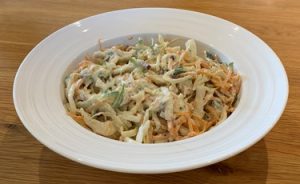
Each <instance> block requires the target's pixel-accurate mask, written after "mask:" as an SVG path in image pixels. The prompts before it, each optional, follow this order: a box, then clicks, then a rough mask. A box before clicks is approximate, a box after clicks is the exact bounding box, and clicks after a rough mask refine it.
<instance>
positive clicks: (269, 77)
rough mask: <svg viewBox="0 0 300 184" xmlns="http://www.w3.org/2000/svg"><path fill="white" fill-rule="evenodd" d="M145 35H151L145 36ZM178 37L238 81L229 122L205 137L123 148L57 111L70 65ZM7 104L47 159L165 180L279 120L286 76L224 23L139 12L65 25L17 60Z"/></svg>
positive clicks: (235, 147) (225, 153) (272, 57)
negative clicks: (149, 40)
mask: <svg viewBox="0 0 300 184" xmlns="http://www.w3.org/2000/svg"><path fill="white" fill-rule="evenodd" d="M149 33H151V34H149ZM157 33H163V34H166V35H173V37H174V35H178V36H180V37H183V38H193V39H195V40H197V41H198V43H200V44H202V46H203V47H204V48H207V49H211V50H213V51H214V52H217V53H218V54H220V56H221V59H223V60H224V62H229V61H232V62H234V66H235V69H236V70H237V71H238V72H239V73H240V74H241V75H242V92H241V98H240V101H239V103H238V106H237V108H236V110H235V111H234V112H233V114H232V115H231V116H230V117H229V118H228V119H227V120H225V121H224V122H223V123H221V124H220V125H218V126H216V127H214V128H213V129H211V130H209V131H208V132H206V133H204V134H202V135H199V136H195V137H193V138H189V139H186V140H182V141H177V142H172V143H162V144H129V143H123V142H119V141H115V140H111V139H108V138H105V137H102V136H99V135H96V134H94V133H93V132H91V131H89V130H86V129H84V128H82V127H81V126H80V125H78V124H77V123H75V122H74V120H72V119H71V118H70V117H69V116H67V114H66V111H65V109H64V106H63V95H62V87H63V79H64V76H65V75H66V73H67V72H68V71H70V70H71V69H72V68H75V65H76V62H79V59H80V58H82V57H83V56H84V55H86V54H88V53H90V52H91V51H92V50H94V49H95V48H96V45H97V43H98V40H99V38H100V39H101V40H103V43H106V44H114V43H122V42H125V41H126V39H125V38H128V36H129V35H132V36H135V35H144V36H146V37H149V36H151V35H153V34H157ZM13 93H14V94H13V97H14V104H15V107H16V110H17V113H18V115H19V117H20V119H21V120H22V122H23V124H24V125H25V127H26V128H27V129H28V130H29V131H30V133H31V134H32V135H33V136H34V137H36V138H37V139H38V140H39V141H40V142H41V143H43V144H44V145H46V146H47V147H49V148H50V149H52V150H53V151H55V152H57V153H59V154H61V155H63V156H65V157H67V158H69V159H71V160H74V161H77V162H80V163H82V164H86V165H89V166H93V167H97V168H101V169H106V170H112V171H119V172H128V173H166V172H175V171H182V170H188V169H193V168H197V167H203V166H206V165H209V164H213V163H216V162H218V161H221V160H224V159H226V158H228V157H231V156H233V155H235V154H238V153H239V152H241V151H243V150H245V149H247V148H248V147H250V146H251V145H253V144H255V143H256V142H257V141H258V140H260V139H261V138H262V137H263V136H264V135H266V133H268V132H269V131H270V129H271V128H272V127H273V126H274V125H275V123H276V122H277V121H278V119H279V117H280V116H281V114H282V112H283V110H284V107H285V105H286V101H287V97H288V81H287V76H286V73H285V70H284V68H283V66H282V64H281V62H280V60H279V58H278V57H277V56H276V54H275V53H274V52H273V51H272V50H271V49H270V48H269V47H268V46H267V45H266V44H265V43H264V42H263V41H261V40H260V39H259V38H258V37H256V36H255V35H253V34H252V33H250V32H249V31H247V30H245V29H244V28H242V27H240V26H238V25H236V24H233V23H231V22H228V21H226V20H223V19H220V18H217V17H213V16H210V15H206V14H201V13H196V12H192V11H185V10H177V9H165V8H142V9H128V10H120V11H114V12H108V13H104V14H99V15H96V16H93V17H89V18H86V19H83V20H80V21H78V22H75V23H73V24H70V25H68V26H66V27H64V28H62V29H60V30H58V31H56V32H55V33H53V34H51V35H50V36H48V37H47V38H46V39H44V40H43V41H42V42H40V43H39V44H38V45H37V46H36V47H35V48H34V49H33V50H32V51H31V52H30V53H29V54H28V55H27V57H26V58H25V59H24V61H23V63H22V64H21V66H20V68H19V70H18V72H17V75H16V77H15V82H14V90H13Z"/></svg>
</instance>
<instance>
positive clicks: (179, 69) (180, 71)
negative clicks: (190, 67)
mask: <svg viewBox="0 0 300 184" xmlns="http://www.w3.org/2000/svg"><path fill="white" fill-rule="evenodd" d="M184 72H185V69H184V68H182V67H177V68H175V70H174V72H173V76H176V75H179V74H181V73H184Z"/></svg>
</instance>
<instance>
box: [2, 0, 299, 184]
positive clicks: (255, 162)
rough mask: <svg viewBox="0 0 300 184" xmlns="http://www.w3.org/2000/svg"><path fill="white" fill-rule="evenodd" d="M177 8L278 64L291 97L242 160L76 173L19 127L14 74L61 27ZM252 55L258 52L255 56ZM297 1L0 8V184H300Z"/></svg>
mask: <svg viewBox="0 0 300 184" xmlns="http://www.w3.org/2000/svg"><path fill="white" fill-rule="evenodd" d="M133 7H174V8H181V9H189V10H195V11H200V12H204V13H208V14H212V15H215V16H218V17H221V18H224V19H228V20H230V21H232V22H234V23H237V24H239V25H241V26H243V27H245V28H246V29H249V30H250V31H252V32H253V33H255V34H256V35H258V36H259V37H261V38H262V39H263V40H264V41H265V42H267V43H268V44H269V45H270V46H271V47H272V48H273V49H274V51H275V52H276V53H277V54H278V56H279V57H280V58H281V60H282V62H283V64H284V66H285V68H286V71H287V73H288V77H289V85H290V95H289V101H288V104H287V107H286V110H285V112H284V113H283V115H282V117H281V119H280V120H279V122H278V124H277V125H276V126H275V128H273V129H272V131H271V132H270V133H269V134H268V135H267V136H266V137H265V138H264V139H263V140H261V141H260V142H258V143H257V144H255V145H254V146H253V147H251V148H250V149H248V150H246V151H244V152H243V153H241V154H239V155H237V156H235V157H233V158H230V159H228V160H225V161H223V162H221V163H218V164H215V165H212V166H208V167H205V168H201V169H196V170H191V171H186V172H181V173H173V174H163V175H134V174H122V173H115V172H109V171H104V170H100V169H94V168H90V167H87V166H83V165H80V164H78V163H75V162H72V161H70V160H68V159H66V158H63V157H61V156H59V155H57V154H56V153H54V152H52V151H50V150H49V149H47V148H46V147H45V146H43V145H42V144H40V143H39V142H38V141H37V140H35V139H34V138H33V137H32V136H31V135H30V133H29V132H28V131H27V130H26V129H25V128H24V126H23V125H22V123H21V122H20V120H19V118H18V116H17V114H16V112H15V109H14V105H13V100H12V85H13V79H14V76H15V73H16V71H17V69H18V67H19V65H20V63H21V62H22V60H23V58H24V57H25V56H26V54H27V53H28V52H29V51H30V50H31V49H32V48H33V47H34V46H35V45H36V44H37V43H38V42H40V41H41V40H42V39H43V38H44V37H45V36H47V35H49V34H51V33H52V32H53V31H55V30H57V29H58V28H61V27H62V26H64V25H66V24H69V23H72V22H74V21H76V20H79V19H82V18H84V17H87V16H90V15H94V14H98V13H101V12H106V11H111V10H116V9H123V8H133ZM254 52H255V51H254ZM299 93H300V1H298V0H228V1H226V3H225V1H223V0H222V1H221V0H214V1H209V0H205V1H196V0H194V1H171V0H168V1H161V0H156V1H150V0H138V1H130V0H127V1H117V0H113V1H108V0H107V1H104V0H95V1H87V2H86V1H83V0H82V1H67V0H65V1H55V0H47V1H39V0H36V1H33V0H26V1H23V0H19V1H17V0H0V183H1V184H2V183H59V184H62V183H126V184H127V183H129V184H130V183H176V184H177V183H211V184H216V183H255V184H260V183H268V184H271V183H272V184H275V183H278V184H283V183H284V184H285V183H300V96H299Z"/></svg>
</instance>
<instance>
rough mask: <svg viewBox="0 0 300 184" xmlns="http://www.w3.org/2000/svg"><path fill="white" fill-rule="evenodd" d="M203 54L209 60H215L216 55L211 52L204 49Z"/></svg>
mask: <svg viewBox="0 0 300 184" xmlns="http://www.w3.org/2000/svg"><path fill="white" fill-rule="evenodd" d="M204 56H205V57H206V58H207V59H209V60H213V61H216V60H217V56H216V55H215V54H212V53H210V52H208V51H206V50H205V51H204Z"/></svg>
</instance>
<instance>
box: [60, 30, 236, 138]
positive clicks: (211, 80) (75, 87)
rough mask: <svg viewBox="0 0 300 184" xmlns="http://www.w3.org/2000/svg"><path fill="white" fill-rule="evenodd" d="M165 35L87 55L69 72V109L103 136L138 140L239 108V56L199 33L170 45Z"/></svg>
mask: <svg viewBox="0 0 300 184" xmlns="http://www.w3.org/2000/svg"><path fill="white" fill-rule="evenodd" d="M170 43H171V42H169V41H166V40H164V38H163V37H162V36H161V35H158V39H157V41H154V39H153V40H152V43H151V44H148V45H147V44H145V43H144V41H143V40H142V39H139V41H138V42H137V43H136V44H135V45H132V46H129V45H116V46H113V47H111V48H106V49H100V50H98V51H96V52H94V53H93V56H90V57H86V58H85V59H83V60H82V61H81V62H80V63H79V65H78V67H77V69H76V70H74V71H72V72H71V73H70V74H69V75H68V76H67V77H66V79H65V96H66V101H67V102H66V103H65V107H66V109H67V113H68V115H70V116H71V117H72V118H73V119H74V120H75V121H76V122H78V123H79V124H80V125H82V126H83V127H86V128H88V129H90V130H92V131H93V132H95V133H97V134H100V135H102V136H105V137H108V138H112V139H116V140H120V141H124V142H132V143H162V142H171V141H177V140H182V139H186V138H189V137H193V136H196V135H199V134H202V133H204V132H206V131H208V130H209V129H210V128H211V127H213V126H215V125H217V124H219V123H222V122H223V121H224V120H225V119H226V118H227V117H228V116H229V115H230V114H231V113H232V112H233V111H234V109H235V104H236V101H237V99H238V95H239V91H240V86H241V78H240V76H239V75H238V74H237V73H236V72H235V71H234V69H233V64H232V63H230V64H225V63H222V62H221V61H220V60H219V58H218V57H217V56H216V55H214V54H211V53H209V52H207V51H205V53H204V57H200V56H199V55H198V53H197V48H196V43H195V41H194V40H192V39H191V40H188V41H187V42H186V43H185V48H181V47H180V46H170Z"/></svg>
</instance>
